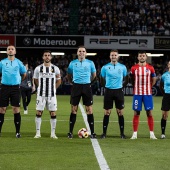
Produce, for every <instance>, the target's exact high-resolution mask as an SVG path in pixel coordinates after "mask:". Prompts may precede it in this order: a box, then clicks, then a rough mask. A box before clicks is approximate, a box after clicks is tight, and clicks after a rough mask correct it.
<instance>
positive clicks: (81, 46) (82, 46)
mask: <svg viewBox="0 0 170 170" xmlns="http://www.w3.org/2000/svg"><path fill="white" fill-rule="evenodd" d="M79 48H85V50H86V51H87V49H86V47H85V46H84V45H80V46H78V48H77V50H78V49H79Z"/></svg>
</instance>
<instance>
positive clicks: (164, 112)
mask: <svg viewBox="0 0 170 170" xmlns="http://www.w3.org/2000/svg"><path fill="white" fill-rule="evenodd" d="M169 101H170V94H164V96H163V99H162V106H161V110H162V119H161V131H162V134H161V139H165V130H166V122H167V119H168V112H169V110H170V105H169Z"/></svg>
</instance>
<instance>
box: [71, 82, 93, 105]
mask: <svg viewBox="0 0 170 170" xmlns="http://www.w3.org/2000/svg"><path fill="white" fill-rule="evenodd" d="M81 97H82V100H83V105H85V106H91V105H92V104H93V94H92V89H91V85H90V84H76V83H74V84H73V86H72V90H71V98H70V104H71V105H73V106H77V105H78V104H79V102H80V99H81Z"/></svg>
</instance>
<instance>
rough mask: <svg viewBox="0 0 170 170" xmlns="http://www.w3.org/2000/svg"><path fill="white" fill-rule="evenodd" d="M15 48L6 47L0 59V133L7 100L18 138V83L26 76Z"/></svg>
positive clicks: (19, 119)
mask: <svg viewBox="0 0 170 170" xmlns="http://www.w3.org/2000/svg"><path fill="white" fill-rule="evenodd" d="M15 54H16V49H15V47H14V46H13V45H9V46H8V47H7V58H5V59H3V60H1V61H0V74H2V79H1V89H0V135H1V129H2V125H3V122H4V115H5V112H6V107H7V106H8V105H9V100H10V103H11V106H12V110H13V114H14V124H15V128H16V138H20V137H21V135H20V125H21V115H20V84H21V76H22V79H25V77H26V68H25V66H24V65H23V63H22V62H21V61H20V60H19V59H17V58H15Z"/></svg>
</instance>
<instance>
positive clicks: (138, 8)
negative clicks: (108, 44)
mask: <svg viewBox="0 0 170 170" xmlns="http://www.w3.org/2000/svg"><path fill="white" fill-rule="evenodd" d="M76 2H77V3H79V5H78V6H79V13H78V17H77V18H78V20H79V21H78V25H77V29H78V34H79V35H110V36H111V35H170V2H169V0H115V1H113V0H77V1H76ZM70 3H71V1H69V0H29V1H28V0H1V1H0V33H4V34H48V35H49V34H53V35H69V24H70V22H72V20H69V16H70V15H71V14H70V11H73V10H74V9H73V10H70Z"/></svg>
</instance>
